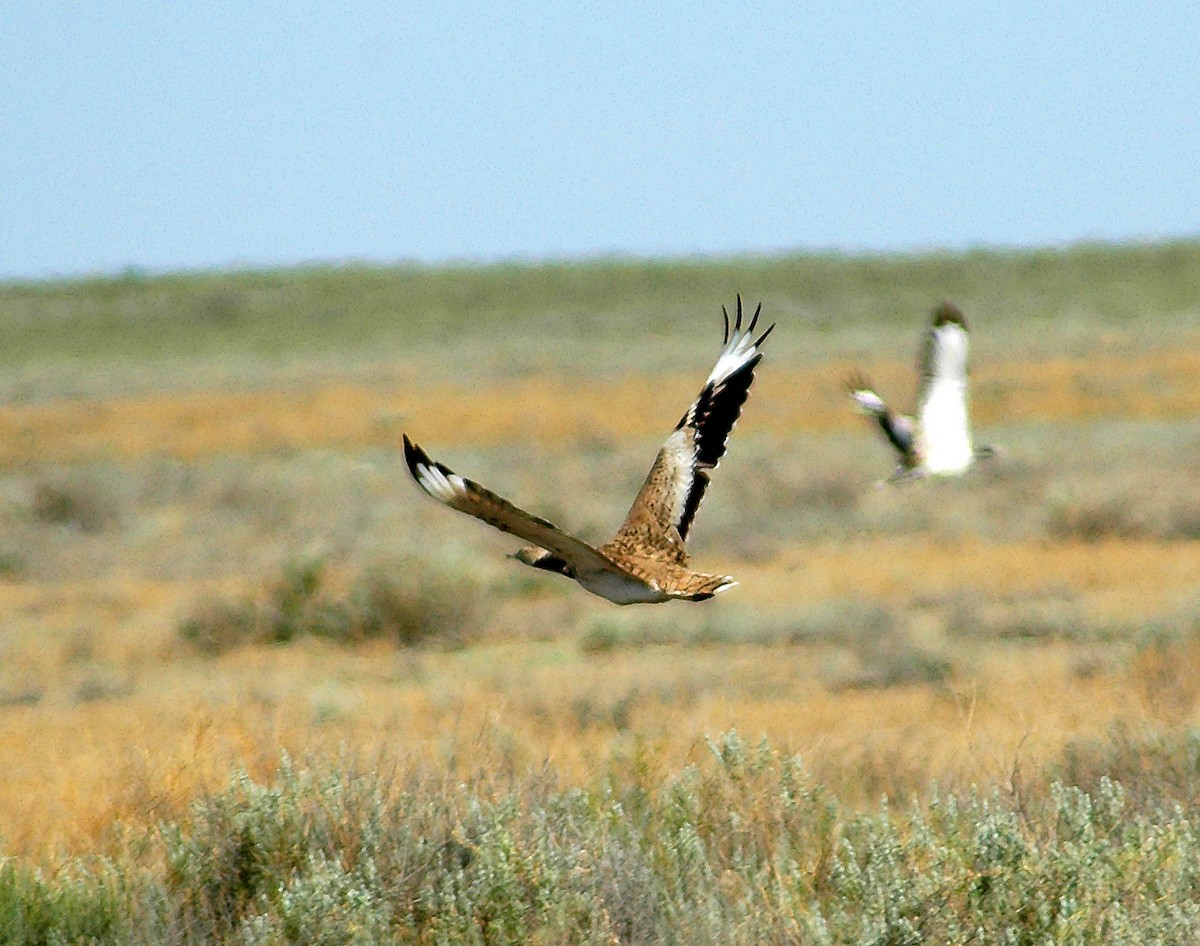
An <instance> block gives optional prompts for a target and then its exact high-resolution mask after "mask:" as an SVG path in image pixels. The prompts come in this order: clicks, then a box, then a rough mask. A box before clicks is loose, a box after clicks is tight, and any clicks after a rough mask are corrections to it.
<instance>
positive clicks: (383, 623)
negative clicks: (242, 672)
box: [179, 558, 486, 655]
mask: <svg viewBox="0 0 1200 946" xmlns="http://www.w3.org/2000/svg"><path fill="white" fill-rule="evenodd" d="M485 611H486V605H485V604H484V603H483V596H482V595H481V594H480V590H479V588H478V587H476V586H475V584H474V583H473V582H472V581H471V580H470V579H469V578H468V577H465V576H463V575H459V574H455V575H453V576H451V575H450V574H447V573H442V572H439V571H437V570H436V569H433V568H430V566H429V565H428V564H425V563H420V562H416V561H398V562H396V563H394V564H392V565H390V566H386V567H385V566H381V565H377V566H374V567H372V568H370V569H368V570H367V571H366V572H364V573H363V574H361V575H359V576H358V577H357V578H356V580H354V581H353V582H352V583H351V584H350V586H349V588H347V589H345V590H344V591H342V592H340V593H339V592H337V591H336V590H334V589H333V588H332V587H331V586H330V583H329V581H328V578H327V568H326V564H325V562H324V560H323V559H320V558H307V559H296V560H293V561H291V562H289V563H288V564H287V565H286V566H285V567H284V568H283V570H282V572H281V574H280V575H279V576H277V577H276V578H275V579H274V580H273V581H272V582H270V583H269V585H268V586H267V588H266V589H265V592H264V593H263V594H262V595H260V596H258V597H257V598H239V599H217V600H212V601H204V602H201V603H200V604H199V605H198V606H197V607H196V609H195V610H194V611H193V613H192V614H190V615H189V616H188V617H186V618H185V619H184V620H183V621H182V622H181V623H180V625H179V634H180V636H181V637H182V638H183V639H184V640H185V641H187V642H189V643H190V644H191V645H192V646H194V647H196V648H197V649H198V650H200V651H202V652H203V653H206V654H211V655H215V654H220V653H224V652H226V651H228V650H232V649H233V648H235V647H239V646H243V645H247V644H287V643H290V642H292V641H295V640H298V639H300V638H304V637H316V638H323V639H326V640H332V641H335V642H337V643H341V644H346V645H353V644H359V643H364V642H366V641H372V640H384V641H389V642H391V643H394V644H396V645H398V646H402V647H414V646H428V645H436V646H442V647H452V646H461V645H462V644H464V643H465V642H466V641H467V640H469V639H471V638H473V637H475V636H477V635H478V632H479V627H480V624H481V623H482V618H483V615H484V613H485Z"/></svg>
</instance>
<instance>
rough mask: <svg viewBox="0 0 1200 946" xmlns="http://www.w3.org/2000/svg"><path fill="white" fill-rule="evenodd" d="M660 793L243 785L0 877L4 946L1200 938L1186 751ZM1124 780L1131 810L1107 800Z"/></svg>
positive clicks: (793, 774)
mask: <svg viewBox="0 0 1200 946" xmlns="http://www.w3.org/2000/svg"><path fill="white" fill-rule="evenodd" d="M709 749H710V750H711V752H710V754H709V756H708V758H707V759H705V760H702V761H701V762H700V763H699V764H697V765H693V766H691V767H688V768H687V769H685V770H683V771H682V772H679V773H678V774H676V775H675V776H674V777H671V778H669V779H667V780H665V781H664V782H662V783H654V782H651V781H649V780H648V779H647V778H646V776H645V775H644V772H643V770H642V769H641V768H640V766H639V763H638V760H637V757H636V754H635V755H634V756H633V757H632V758H631V759H630V762H629V767H628V768H629V771H627V772H623V773H622V774H621V776H620V777H612V778H610V779H608V780H605V781H602V782H601V783H600V784H598V785H596V786H594V787H592V788H590V789H581V788H563V787H560V786H559V785H558V784H556V781H555V777H554V774H553V773H552V772H544V773H541V774H540V775H536V776H524V777H520V778H514V777H512V776H504V775H500V774H496V773H497V772H498V771H500V770H502V769H503V766H494V765H493V766H492V767H491V768H492V774H489V775H480V776H479V777H478V778H477V779H475V780H471V781H470V782H463V783H458V782H455V781H453V780H446V779H443V778H439V777H437V776H434V775H424V776H419V775H416V774H414V773H403V772H400V773H395V774H393V775H390V776H389V775H384V774H378V773H377V772H370V773H365V772H356V771H355V770H354V768H353V767H352V766H350V767H347V765H346V764H345V763H344V762H341V763H328V762H327V763H321V764H317V765H315V766H314V767H312V768H307V767H300V766H296V765H294V764H292V763H290V762H289V761H287V760H286V759H285V760H284V764H283V766H282V768H281V770H280V771H279V773H278V774H277V775H276V777H274V778H273V779H272V780H271V781H270V782H269V783H266V784H260V783H259V782H256V781H254V780H253V779H251V778H250V777H248V776H247V775H245V774H244V773H243V774H237V775H235V776H234V777H233V779H232V780H231V782H230V784H229V786H228V787H227V788H226V789H225V790H224V791H222V792H220V793H218V794H216V795H215V796H212V797H209V798H206V799H203V800H200V801H198V802H197V803H195V804H194V805H193V807H192V809H191V812H190V813H189V814H188V815H187V816H186V817H184V818H183V819H181V820H178V821H172V822H168V823H164V824H162V825H161V827H160V828H159V830H158V831H157V832H156V833H155V834H154V835H153V836H150V837H133V838H127V839H126V841H125V847H124V848H123V849H121V850H119V851H117V852H115V853H114V854H113V855H112V856H110V857H102V858H97V859H87V860H81V861H79V862H77V863H75V864H71V865H66V866H64V867H63V868H62V869H60V870H58V871H56V872H55V873H54V874H53V875H45V874H43V873H40V872H38V871H37V870H35V869H34V868H32V867H28V866H23V865H21V864H19V863H16V862H9V863H7V864H2V865H0V940H2V941H3V942H4V943H5V944H6V946H34V944H44V943H90V944H110V943H111V944H122V946H133V944H147V946H148V944H166V943H172V944H174V943H205V944H221V943H230V944H232V943H238V944H285V943H329V944H335V943H336V944H347V943H352V944H362V946H368V944H376V943H378V944H384V943H397V942H404V943H418V942H420V943H442V944H459V943H462V944H485V943H487V944H490V943H496V944H526V943H596V944H601V943H605V944H607V943H627V944H643V943H644V944H651V943H653V944H660V943H666V944H670V943H679V944H687V946H695V944H737V943H745V944H762V943H814V944H822V943H827V944H834V943H847V944H849V943H853V944H861V943H870V944H892V943H895V944H907V943H911V944H919V943H966V942H978V943H1120V944H1123V946H1132V944H1139V943H1185V942H1196V941H1197V938H1198V937H1200V908H1198V907H1197V905H1196V896H1195V894H1196V890H1197V889H1198V886H1200V845H1198V844H1196V832H1197V830H1198V829H1200V796H1198V794H1197V791H1196V783H1195V780H1194V778H1193V777H1192V776H1193V775H1194V773H1195V772H1196V770H1197V765H1198V764H1200V736H1197V734H1196V733H1194V732H1191V733H1189V732H1182V733H1178V734H1176V735H1175V736H1172V737H1170V738H1168V739H1163V738H1161V737H1157V738H1155V739H1154V740H1152V741H1150V742H1145V741H1139V740H1138V739H1136V738H1135V737H1133V736H1131V735H1130V734H1129V733H1124V732H1118V733H1114V734H1113V738H1112V740H1110V741H1109V742H1108V744H1106V745H1105V746H1089V745H1081V746H1076V747H1074V748H1073V749H1072V751H1071V752H1070V753H1069V758H1068V760H1067V762H1066V763H1064V766H1063V767H1062V775H1063V777H1064V778H1065V779H1066V780H1065V781H1053V782H1051V781H1048V780H1047V781H1042V782H1039V781H1036V780H1029V781H1025V780H1022V779H1021V778H1020V777H1018V776H1017V775H1016V774H1015V773H1014V780H1013V783H1012V785H1010V786H1009V787H1008V788H1007V789H1005V790H1003V791H1000V790H990V791H984V790H980V789H975V788H970V789H964V790H961V791H956V792H947V791H938V790H932V791H930V792H929V793H928V794H927V795H926V796H925V797H924V798H923V800H921V801H920V802H914V803H911V804H907V805H905V806H903V807H893V806H891V805H889V804H888V802H887V801H886V800H883V801H881V802H880V803H879V804H878V805H876V806H874V807H872V808H870V809H869V810H854V809H851V808H847V807H846V806H845V805H844V804H843V803H841V802H840V801H839V800H838V798H837V797H835V796H833V795H832V794H830V793H829V791H828V790H827V789H825V788H823V787H822V785H820V784H819V783H817V782H816V781H815V780H814V778H813V776H812V775H811V773H810V772H809V771H808V770H807V769H806V767H805V765H804V764H803V762H802V761H801V760H799V759H796V758H789V757H785V756H781V755H780V754H778V753H776V752H774V751H772V750H771V749H770V747H769V746H767V745H766V744H765V743H764V744H759V745H749V744H747V743H745V742H744V741H743V740H742V739H741V738H739V737H738V735H737V734H736V733H727V734H725V735H723V736H720V737H718V738H717V739H715V740H713V741H712V742H711V743H710V744H709ZM1097 771H1116V772H1118V773H1120V774H1122V775H1127V776H1129V782H1128V784H1127V785H1122V784H1121V783H1119V782H1117V781H1114V780H1112V779H1110V778H1109V777H1108V776H1106V775H1096V774H1095V773H1096V772H1097Z"/></svg>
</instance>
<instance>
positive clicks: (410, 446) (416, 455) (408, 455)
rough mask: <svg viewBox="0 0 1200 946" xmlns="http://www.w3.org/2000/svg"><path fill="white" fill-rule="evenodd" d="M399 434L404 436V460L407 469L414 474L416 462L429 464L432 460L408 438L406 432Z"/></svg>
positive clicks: (415, 472)
mask: <svg viewBox="0 0 1200 946" xmlns="http://www.w3.org/2000/svg"><path fill="white" fill-rule="evenodd" d="M400 436H401V437H403V438H404V462H405V463H407V464H408V471H409V472H410V473H411V474H412V475H413V476H416V475H417V465H418V464H421V465H424V466H430V465H431V464H432V463H433V461H432V460H430V459H429V454H427V453H426V452H425V451H424V450H422V449H421V448H420V447H418V446H417V445H416V444H415V443H413V442H412V441H411V440H409V439H408V434H405V433H402V434H401V435H400Z"/></svg>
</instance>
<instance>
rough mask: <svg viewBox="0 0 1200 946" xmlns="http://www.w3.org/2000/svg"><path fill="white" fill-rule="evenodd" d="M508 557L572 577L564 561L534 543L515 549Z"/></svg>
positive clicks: (530, 565) (531, 566) (533, 566)
mask: <svg viewBox="0 0 1200 946" xmlns="http://www.w3.org/2000/svg"><path fill="white" fill-rule="evenodd" d="M509 558H515V559H516V560H517V561H518V562H522V563H524V564H525V565H528V566H529V567H530V568H540V569H542V570H543V571H548V572H558V574H560V575H566V576H567V577H568V578H572V577H574V576H573V575H572V573H571V567H570V566H569V565H568V564H567V563H566V562H564V561H563V560H562V559H561V558H559V557H558V556H557V555H555V554H553V553H552V552H547V551H546V550H545V549H543V548H538V547H537V546H536V545H526V546H525V547H524V548H520V549H517V551H515V552H513V553H512V554H511V555H510V556H509Z"/></svg>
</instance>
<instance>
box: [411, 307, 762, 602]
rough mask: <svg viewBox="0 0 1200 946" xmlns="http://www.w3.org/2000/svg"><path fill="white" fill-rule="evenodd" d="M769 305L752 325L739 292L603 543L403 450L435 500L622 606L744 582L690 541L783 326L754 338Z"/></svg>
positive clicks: (699, 596)
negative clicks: (706, 562) (710, 563)
mask: <svg viewBox="0 0 1200 946" xmlns="http://www.w3.org/2000/svg"><path fill="white" fill-rule="evenodd" d="M761 308H762V307H761V306H759V309H758V310H756V311H755V313H754V316H753V317H752V318H751V320H750V323H749V325H747V326H746V327H745V328H743V326H742V300H741V298H740V297H739V298H738V303H737V315H736V321H735V323H734V324H733V326H732V331H731V326H730V324H729V316H728V314H726V316H725V346H724V347H723V348H722V350H721V353H720V355H719V356H718V358H717V363H716V365H715V366H714V367H713V370H712V371H711V372H710V373H709V376H708V379H707V380H706V381H705V384H704V388H703V389H702V390H701V392H700V394H699V395H698V396H697V398H696V400H695V401H693V402H692V405H691V407H689V408H688V410H687V412H686V413H685V414H684V415H683V418H682V419H681V420H680V421H679V424H678V425H677V426H676V427H675V430H673V431H672V432H671V434H670V436H668V437H667V439H666V441H664V443H663V445H662V448H661V449H660V450H659V452H658V456H657V457H656V458H655V461H654V465H653V466H652V467H651V468H650V473H649V474H648V475H647V477H646V482H645V483H644V484H643V485H642V488H641V490H640V491H639V493H638V495H637V498H635V499H634V501H633V505H632V506H631V507H630V509H629V513H628V515H627V516H626V517H625V522H624V524H623V525H622V526H621V528H620V529H619V530H618V531H617V534H616V535H615V536H613V538H612V539H610V540H609V541H608V542H605V543H604V544H603V545H601V546H599V547H595V546H592V545H589V544H588V543H586V542H583V541H582V540H580V539H577V538H575V537H574V536H572V535H569V534H568V533H566V532H563V531H562V530H561V529H559V528H558V527H557V526H555V525H553V524H552V523H550V522H547V521H546V520H545V519H541V518H539V517H537V516H533V515H531V514H529V513H527V512H525V511H524V510H522V509H519V508H517V507H516V506H514V505H513V504H512V503H510V502H509V501H508V500H506V499H504V498H502V497H500V496H498V495H496V494H495V493H493V492H491V491H489V490H487V489H485V488H484V487H482V486H480V485H479V484H478V483H475V482H472V481H471V480H468V479H465V478H464V477H461V476H459V475H458V474H456V473H454V471H452V470H451V469H449V468H448V467H446V466H443V465H442V464H440V463H437V462H435V461H433V460H431V459H430V458H429V456H428V455H427V454H426V453H425V451H423V450H422V449H421V448H420V447H418V446H417V445H416V444H414V443H413V442H412V441H410V440H409V439H408V436H407V435H406V436H405V437H404V456H405V460H406V462H407V463H408V468H409V471H410V472H411V473H412V476H413V478H414V479H415V480H416V482H417V485H418V486H420V487H421V489H423V490H424V491H425V492H426V493H427V494H428V495H430V496H432V497H433V498H434V499H436V500H438V501H440V502H442V503H444V504H446V505H447V506H449V507H451V508H452V509H457V510H458V511H459V512H464V513H467V514H468V515H472V516H475V517H476V518H478V519H482V520H483V521H484V522H487V523H488V524H490V525H492V526H495V527H496V528H497V529H500V530H502V531H504V532H508V533H511V534H513V535H516V536H518V537H519V538H522V539H524V540H525V541H526V542H529V543H532V544H530V545H527V546H525V547H524V548H522V549H520V550H519V551H518V552H516V553H515V554H514V556H513V557H514V558H516V559H517V560H518V561H521V562H524V563H525V564H526V565H529V566H531V567H533V568H539V569H542V570H544V571H551V572H556V573H558V574H561V575H566V576H567V577H568V578H572V579H574V580H575V581H576V582H578V583H579V585H580V586H581V587H583V588H584V589H586V590H587V591H590V592H591V593H592V594H595V595H599V596H600V597H601V598H606V599H608V600H609V601H612V602H614V603H616V604H651V603H656V602H661V601H669V600H671V599H673V598H678V599H685V600H689V601H700V600H703V599H705V598H711V597H712V596H713V595H715V594H717V593H719V592H721V591H724V590H726V589H727V588H730V587H732V586H733V585H735V584H737V582H735V581H734V579H732V578H731V577H729V576H728V575H710V574H706V573H703V572H696V571H693V570H692V569H691V568H689V567H688V554H687V549H686V546H685V543H686V540H687V536H688V532H689V530H690V529H691V525H692V521H693V519H694V518H695V515H696V510H697V509H698V508H699V506H700V502H701V500H702V499H703V497H704V491H705V489H706V487H707V486H708V480H709V471H710V470H712V469H715V468H716V466H717V464H718V463H719V462H720V460H721V457H722V456H723V455H724V453H725V445H726V442H727V441H728V438H729V434H730V431H732V429H733V426H734V424H736V423H737V419H738V416H739V414H740V413H741V409H742V405H743V404H744V403H745V401H746V398H747V396H748V394H749V391H750V385H751V384H752V383H753V380H754V369H755V367H757V365H758V363H759V361H761V360H762V354H761V353H760V352H759V350H758V348H759V346H760V345H761V344H762V343H763V341H764V340H765V339H766V337H767V336H768V335H769V334H770V333H771V330H772V329H773V328H774V327H775V326H774V325H772V326H771V327H770V328H768V329H767V330H766V331H765V332H763V334H762V335H760V336H759V337H758V338H757V339H756V338H755V337H754V330H755V326H756V325H757V324H758V316H759V312H760V311H761ZM722 311H724V310H723V309H722Z"/></svg>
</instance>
